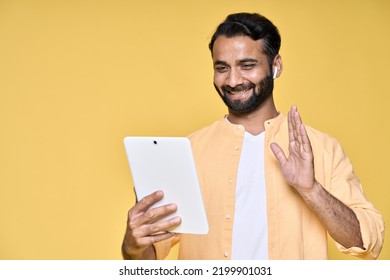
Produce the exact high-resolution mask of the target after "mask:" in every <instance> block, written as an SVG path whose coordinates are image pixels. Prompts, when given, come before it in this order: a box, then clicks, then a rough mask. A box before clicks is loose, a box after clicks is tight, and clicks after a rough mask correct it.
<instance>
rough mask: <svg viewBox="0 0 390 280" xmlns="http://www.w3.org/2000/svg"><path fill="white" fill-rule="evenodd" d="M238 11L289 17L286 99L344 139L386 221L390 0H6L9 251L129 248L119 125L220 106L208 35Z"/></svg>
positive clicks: (4, 235)
mask: <svg viewBox="0 0 390 280" xmlns="http://www.w3.org/2000/svg"><path fill="white" fill-rule="evenodd" d="M240 11H249V12H260V13H263V14H264V15H266V16H267V17H269V18H270V19H271V20H272V21H273V22H274V23H275V24H276V25H277V26H278V27H279V29H280V32H281V35H282V48H281V55H282V57H283V61H284V71H283V74H282V76H281V78H280V79H278V80H277V81H276V90H275V98H276V101H277V104H278V109H279V110H281V111H282V112H284V113H286V112H287V110H288V108H289V107H290V106H291V105H292V104H296V105H298V107H299V109H300V110H301V113H302V116H303V118H304V121H305V122H306V123H307V124H308V125H310V126H313V127H316V128H317V129H320V130H322V131H324V132H326V133H328V134H330V135H332V136H334V137H336V138H337V139H339V140H340V142H341V143H342V144H343V146H344V148H345V150H346V152H347V154H348V155H349V156H350V158H351V159H352V161H353V163H354V166H355V170H356V173H357V174H358V176H359V177H360V179H361V181H362V182H363V184H364V187H365V192H366V195H367V196H368V198H369V199H370V200H371V201H372V202H373V203H374V204H375V205H376V207H377V208H378V209H379V210H380V211H381V212H382V214H383V215H384V218H385V221H386V223H387V224H390V220H389V217H390V205H389V202H388V201H389V198H388V197H389V195H390V190H389V189H390V188H389V178H388V176H387V175H389V164H388V162H389V158H390V145H389V143H390V124H389V116H388V110H389V105H390V104H389V101H390V97H389V96H390V86H389V82H390V78H389V69H390V63H389V62H390V55H389V50H390V37H389V28H390V1H387V0H345V1H339V0H327V1H311V0H300V1H289V0H280V1H276V0H264V1H260V0H256V1H255V0H252V1H251V0H241V1H236V0H218V1H215V0H213V1H209V0H207V1H199V0H191V1H181V0H166V1H135V0H134V1H132V0H107V1H103V0H101V1H95V0H89V1H81V0H80V1H75V0H68V1H65V0H64V1H49V0H47V1H44V0H42V1H41V0H35V1H33V0H25V1H22V0H0V259H121V254H120V245H121V242H122V236H123V233H124V230H125V224H126V216H127V210H128V209H129V208H130V207H131V205H132V204H133V203H134V196H133V193H132V181H131V176H130V170H129V167H128V164H127V159H126V155H125V151H124V147H123V142H122V140H123V137H125V136H127V135H162V136H185V135H187V134H188V133H190V132H192V131H194V130H196V129H198V128H200V127H203V126H205V125H207V124H209V123H211V122H212V121H214V120H216V119H219V118H220V117H222V116H223V115H224V114H225V112H226V110H225V108H224V105H223V104H222V102H221V101H220V99H219V97H218V96H217V94H216V93H215V91H214V88H213V86H212V65H211V59H210V53H209V51H208V48H207V45H208V42H209V40H210V36H211V34H212V33H213V31H214V30H215V28H216V26H217V24H218V23H220V22H221V21H222V20H223V19H224V18H225V16H226V15H227V14H228V13H232V12H240ZM388 237H390V236H389V233H388V232H387V238H386V239H388ZM389 248H390V247H389V246H387V244H386V243H385V246H384V248H383V251H382V254H381V256H380V258H381V259H390V249H389ZM175 253H176V251H175V250H174V251H173V253H172V254H171V255H170V258H174V257H175ZM330 256H331V258H333V259H340V258H346V257H345V256H343V255H341V254H339V253H338V252H336V251H335V246H334V245H333V243H332V242H330Z"/></svg>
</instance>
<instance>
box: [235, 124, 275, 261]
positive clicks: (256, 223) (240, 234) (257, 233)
mask: <svg viewBox="0 0 390 280" xmlns="http://www.w3.org/2000/svg"><path fill="white" fill-rule="evenodd" d="M264 136H265V132H262V133H260V134H259V135H256V136H254V135H252V134H250V133H248V132H245V136H244V143H243V147H242V151H241V158H240V162H239V166H238V175H237V185H236V198H235V212H234V223H233V244H232V248H233V249H232V259H236V260H267V259H268V224H267V207H266V190H265V180H264Z"/></svg>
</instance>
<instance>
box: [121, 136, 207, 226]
mask: <svg viewBox="0 0 390 280" xmlns="http://www.w3.org/2000/svg"><path fill="white" fill-rule="evenodd" d="M124 144H125V148H126V154H127V158H128V161H129V165H130V170H131V174H132V177H133V182H134V185H135V191H136V195H137V200H138V201H141V200H142V198H145V197H146V200H147V201H146V202H144V203H145V206H144V207H147V208H156V207H157V208H156V210H155V211H154V212H155V215H158V213H160V212H162V211H165V212H166V211H168V212H169V210H171V211H173V212H172V213H171V214H169V215H167V216H165V217H162V218H161V219H159V218H160V217H158V219H157V217H156V219H157V220H158V221H159V222H163V221H171V222H174V221H175V220H170V219H172V218H174V217H176V216H178V217H180V218H181V223H180V224H179V225H178V226H174V227H171V228H169V231H171V232H177V233H191V234H206V233H207V232H208V230H209V228H208V222H207V216H206V211H205V208H204V205H203V200H202V194H201V189H200V185H199V181H198V177H197V173H196V167H195V163H194V159H193V155H192V149H191V143H190V141H189V139H188V138H184V137H126V138H125V139H124ZM159 190H161V191H162V192H163V197H162V198H161V199H160V200H158V201H157V200H155V201H154V202H153V203H152V204H150V202H149V201H150V200H151V199H152V198H151V197H153V195H152V196H149V197H148V195H150V194H153V193H154V195H155V196H156V195H157V196H158V195H162V193H158V194H156V193H155V192H156V191H159ZM149 204H150V205H149ZM161 206H163V207H161ZM174 206H177V210H176V211H174V210H175V209H174V208H172V209H171V208H170V207H174ZM160 207H161V208H160ZM145 210H147V209H145ZM165 225H166V224H165Z"/></svg>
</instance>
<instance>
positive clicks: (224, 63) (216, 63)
mask: <svg viewBox="0 0 390 280" xmlns="http://www.w3.org/2000/svg"><path fill="white" fill-rule="evenodd" d="M247 62H256V63H257V62H259V61H258V60H257V59H254V58H243V59H239V60H236V63H237V64H242V63H247ZM214 65H225V66H228V63H227V62H226V61H223V60H216V61H214Z"/></svg>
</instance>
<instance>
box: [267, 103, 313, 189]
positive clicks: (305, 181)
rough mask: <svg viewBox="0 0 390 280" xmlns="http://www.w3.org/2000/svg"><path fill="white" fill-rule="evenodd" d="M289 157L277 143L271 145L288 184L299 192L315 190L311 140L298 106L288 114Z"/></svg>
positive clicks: (293, 107) (292, 108)
mask: <svg viewBox="0 0 390 280" xmlns="http://www.w3.org/2000/svg"><path fill="white" fill-rule="evenodd" d="M288 135H289V145H288V152H289V155H288V157H286V155H285V153H284V152H283V150H282V149H281V148H280V146H279V145H278V144H276V143H272V144H271V149H272V152H273V153H274V155H275V157H276V158H277V160H278V161H279V164H280V168H281V170H282V173H283V176H284V178H285V180H286V182H287V183H288V184H289V185H291V186H293V187H294V188H296V189H297V190H298V191H299V192H301V191H305V190H309V189H311V188H313V186H314V183H315V178H314V160H313V152H312V148H311V144H310V139H309V137H308V135H307V132H306V128H305V125H304V124H303V123H302V119H301V117H300V115H299V112H298V110H297V107H296V106H292V107H291V109H290V111H289V112H288Z"/></svg>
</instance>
